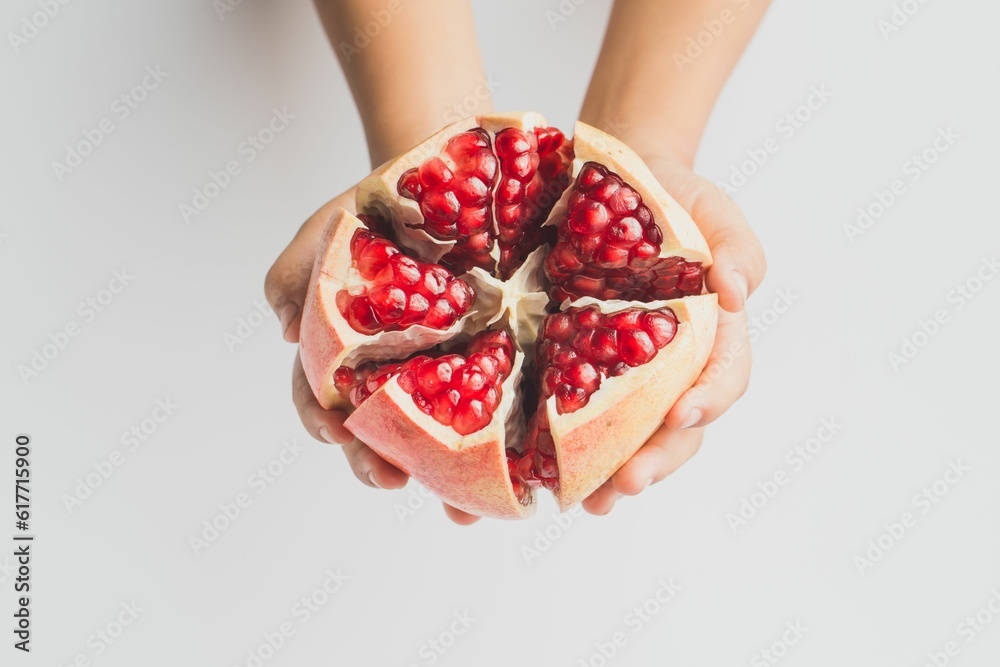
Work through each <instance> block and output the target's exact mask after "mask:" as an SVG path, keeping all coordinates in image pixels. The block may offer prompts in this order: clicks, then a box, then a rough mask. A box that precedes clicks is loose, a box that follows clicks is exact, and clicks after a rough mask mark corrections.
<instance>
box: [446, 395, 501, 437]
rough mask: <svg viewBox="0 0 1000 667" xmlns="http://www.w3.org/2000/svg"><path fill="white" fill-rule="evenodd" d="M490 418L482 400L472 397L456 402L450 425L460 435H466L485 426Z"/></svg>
mask: <svg viewBox="0 0 1000 667" xmlns="http://www.w3.org/2000/svg"><path fill="white" fill-rule="evenodd" d="M491 419H492V415H491V414H489V413H488V412H487V411H486V406H485V405H484V404H483V402H482V401H481V400H479V399H475V398H474V399H472V400H468V401H462V402H461V403H459V404H458V407H457V408H455V416H454V418H453V420H452V422H451V427H452V428H453V429H455V430H456V431H457V432H458V433H459V434H461V435H468V434H470V433H475V432H476V431H479V430H481V429H483V428H485V427H486V426H487V425H488V424H489V423H490V420H491Z"/></svg>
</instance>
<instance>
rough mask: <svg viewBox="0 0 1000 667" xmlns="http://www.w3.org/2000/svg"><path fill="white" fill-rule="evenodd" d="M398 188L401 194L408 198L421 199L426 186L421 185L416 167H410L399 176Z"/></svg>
mask: <svg viewBox="0 0 1000 667" xmlns="http://www.w3.org/2000/svg"><path fill="white" fill-rule="evenodd" d="M396 190H397V191H398V192H399V194H401V195H403V196H404V197H407V198H408V199H417V200H419V199H420V195H421V194H423V191H424V188H423V186H422V185H420V178H419V177H418V176H417V170H416V169H408V170H407V171H404V172H403V175H402V176H400V177H399V183H398V184H397V185H396Z"/></svg>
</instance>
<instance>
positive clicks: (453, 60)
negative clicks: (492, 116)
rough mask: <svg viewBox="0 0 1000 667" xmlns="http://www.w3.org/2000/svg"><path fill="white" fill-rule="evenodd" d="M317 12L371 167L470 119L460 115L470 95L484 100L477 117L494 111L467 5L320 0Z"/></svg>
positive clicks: (451, 0) (448, 0)
mask: <svg viewBox="0 0 1000 667" xmlns="http://www.w3.org/2000/svg"><path fill="white" fill-rule="evenodd" d="M316 8H317V10H318V11H319V15H320V18H321V19H322V21H323V26H324V28H325V29H326V33H327V35H328V36H329V39H330V44H331V45H332V46H333V48H334V50H335V51H336V52H337V58H339V59H340V64H341V67H342V68H343V70H344V74H345V75H346V77H347V82H348V84H349V85H350V87H351V93H352V94H353V96H354V102H355V104H356V105H357V107H358V112H359V113H360V114H361V121H362V123H364V127H365V135H366V136H367V138H368V151H369V155H370V157H371V162H372V166H373V167H374V166H377V165H379V164H382V163H383V162H385V161H386V160H388V159H389V158H391V157H394V156H396V155H398V154H400V153H402V152H404V151H406V150H408V149H409V148H412V147H413V146H414V145H415V144H417V143H418V142H420V141H421V140H423V139H425V138H426V137H427V136H429V135H430V134H432V133H434V132H435V131H437V130H438V129H440V128H441V127H442V126H443V125H445V124H447V123H448V122H449V120H458V118H461V117H464V116H466V115H468V113H467V112H466V111H465V110H464V109H463V110H462V111H461V112H459V113H457V115H456V111H455V109H456V105H461V103H462V101H463V100H465V99H466V98H468V97H469V96H470V95H472V96H476V99H477V101H478V102H479V106H478V108H476V109H475V113H484V112H487V111H490V110H491V101H490V99H489V96H488V94H483V91H484V90H485V86H484V84H483V79H484V77H483V66H482V61H481V59H480V57H479V47H478V45H477V42H476V32H475V24H474V22H473V16H472V10H471V8H470V6H469V3H468V1H467V0H434V2H415V1H414V0H396V1H395V2H391V1H387V0H316ZM366 27H368V28H369V34H366V33H365V29H366ZM376 28H377V29H376Z"/></svg>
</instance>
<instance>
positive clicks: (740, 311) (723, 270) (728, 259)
mask: <svg viewBox="0 0 1000 667" xmlns="http://www.w3.org/2000/svg"><path fill="white" fill-rule="evenodd" d="M642 157H643V159H644V160H645V161H646V164H647V165H649V167H650V169H652V170H653V173H654V174H656V177H657V178H658V179H659V181H660V183H661V184H662V185H663V187H664V188H665V189H666V190H667V192H668V193H670V196H672V197H673V198H674V199H676V200H677V202H678V203H679V204H680V205H681V206H683V207H684V209H685V210H687V212H688V213H690V214H691V217H692V218H694V221H695V223H696V224H697V225H698V228H699V229H701V232H702V234H703V235H704V236H705V239H706V240H707V241H708V245H709V247H710V248H711V251H712V259H713V263H712V266H711V268H710V269H709V270H708V272H707V273H706V276H705V284H706V286H707V287H708V291H710V292H715V293H716V294H717V295H718V297H719V305H720V309H719V326H718V330H717V332H716V336H715V344H714V345H713V347H712V352H711V354H710V355H709V359H708V363H707V365H706V366H705V369H704V370H703V371H702V373H701V375H700V376H699V377H698V380H697V381H696V382H695V384H694V386H693V387H691V388H690V389H688V390H687V391H686V392H685V393H684V394H682V395H681V397H680V398H679V399H678V400H677V402H676V403H675V404H674V406H673V407H672V408H671V409H670V412H668V413H667V416H666V418H665V419H664V420H663V425H662V426H661V427H660V428H659V430H657V431H656V433H654V434H653V435H652V436H651V437H650V438H649V440H647V441H646V443H645V444H644V445H643V446H642V448H641V449H639V451H637V452H636V453H635V455H633V456H632V458H631V459H629V460H628V461H627V462H626V463H625V465H623V466H622V467H621V468H619V469H618V471H617V472H616V473H615V474H614V475H612V477H611V479H609V480H608V481H607V482H605V483H604V484H603V485H602V486H601V487H600V488H598V489H597V490H596V491H594V493H592V494H591V495H590V496H588V497H587V498H585V499H584V501H583V508H584V509H585V510H586V511H588V512H590V513H591V514H607V513H608V512H610V511H611V509H612V507H614V504H615V502H616V501H617V500H618V499H619V498H620V497H621V496H623V495H625V496H634V495H636V494H638V493H640V492H641V491H642V490H643V489H645V488H646V487H648V486H649V485H650V484H653V483H655V482H659V481H660V480H662V479H663V478H664V477H666V476H667V475H670V474H671V473H673V472H674V471H675V470H677V469H678V468H679V467H681V466H682V465H684V463H685V462H687V460H688V459H690V458H691V457H692V456H694V455H695V454H696V453H697V452H698V448H699V447H701V441H702V438H703V437H704V431H705V429H704V428H703V427H704V426H705V425H706V424H709V423H711V422H713V421H715V420H716V419H718V418H719V416H720V415H722V413H724V412H725V411H726V410H728V409H729V407H730V406H731V405H732V404H733V403H735V402H736V400H737V399H738V398H739V397H740V396H742V395H743V393H744V392H745V391H746V389H747V386H748V384H749V382H750V340H749V332H748V328H747V316H746V311H745V310H744V306H745V304H746V300H747V297H748V296H749V295H750V294H752V293H753V291H754V290H755V289H756V288H757V286H758V285H760V283H761V281H762V280H763V279H764V272H765V271H766V269H767V263H766V260H765V259H764V250H763V248H762V247H761V245H760V241H758V240H757V236H756V235H755V234H754V232H753V230H752V229H751V228H750V226H749V225H748V224H747V221H746V219H745V218H744V217H743V213H742V212H741V211H740V209H739V207H738V206H737V205H736V203H735V202H733V201H732V200H731V199H730V198H729V197H728V196H726V194H725V193H724V192H722V190H721V189H720V188H719V187H718V186H716V185H715V184H714V183H712V182H710V181H708V180H706V179H704V178H701V177H700V176H696V175H695V174H694V173H692V171H691V170H690V169H689V168H688V167H687V166H685V165H684V163H683V162H682V161H681V160H679V159H675V158H673V157H669V156H666V157H665V156H659V155H653V156H650V155H644V156H642Z"/></svg>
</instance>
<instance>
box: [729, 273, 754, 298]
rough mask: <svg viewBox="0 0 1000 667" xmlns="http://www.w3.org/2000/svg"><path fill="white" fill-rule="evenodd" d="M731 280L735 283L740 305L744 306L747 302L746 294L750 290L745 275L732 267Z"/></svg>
mask: <svg viewBox="0 0 1000 667" xmlns="http://www.w3.org/2000/svg"><path fill="white" fill-rule="evenodd" d="M733 282H734V283H735V284H736V291H737V292H739V295H740V305H741V306H745V305H746V303H747V294H748V293H749V291H750V288H749V287H747V277H746V276H744V275H743V274H742V273H740V272H739V271H737V270H736V269H733Z"/></svg>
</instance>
